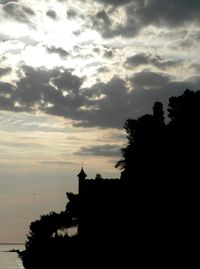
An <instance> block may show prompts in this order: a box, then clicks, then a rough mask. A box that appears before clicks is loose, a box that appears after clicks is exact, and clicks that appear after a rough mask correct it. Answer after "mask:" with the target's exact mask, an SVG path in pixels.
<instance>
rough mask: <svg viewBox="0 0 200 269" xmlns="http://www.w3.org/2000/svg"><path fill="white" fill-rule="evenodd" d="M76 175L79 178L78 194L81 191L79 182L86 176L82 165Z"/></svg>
mask: <svg viewBox="0 0 200 269" xmlns="http://www.w3.org/2000/svg"><path fill="white" fill-rule="evenodd" d="M77 177H78V179H79V182H78V193H79V194H80V191H81V182H82V181H83V180H85V179H86V177H87V175H86V173H85V172H84V170H83V167H82V169H81V171H80V173H79V174H78V175H77Z"/></svg>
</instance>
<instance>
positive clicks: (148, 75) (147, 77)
mask: <svg viewBox="0 0 200 269" xmlns="http://www.w3.org/2000/svg"><path fill="white" fill-rule="evenodd" d="M171 79H172V77H170V76H168V75H166V74H163V73H155V72H151V71H142V72H139V73H136V74H135V75H134V76H133V77H132V78H130V81H131V82H132V84H133V85H134V86H135V87H138V86H140V85H141V82H142V86H143V87H144V88H148V89H149V88H152V87H153V88H157V87H160V86H161V85H162V87H165V85H167V84H168V83H169V82H170V80H171Z"/></svg>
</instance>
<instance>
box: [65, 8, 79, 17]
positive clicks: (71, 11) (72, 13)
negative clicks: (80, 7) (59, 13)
mask: <svg viewBox="0 0 200 269" xmlns="http://www.w3.org/2000/svg"><path fill="white" fill-rule="evenodd" d="M76 16H77V12H76V10H75V9H72V8H70V9H68V10H67V18H68V19H74V18H75V17H76Z"/></svg>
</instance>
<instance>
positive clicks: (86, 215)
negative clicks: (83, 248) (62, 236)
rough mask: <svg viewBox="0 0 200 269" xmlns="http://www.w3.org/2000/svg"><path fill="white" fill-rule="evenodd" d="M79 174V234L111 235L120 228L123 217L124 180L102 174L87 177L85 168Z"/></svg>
mask: <svg viewBox="0 0 200 269" xmlns="http://www.w3.org/2000/svg"><path fill="white" fill-rule="evenodd" d="M77 176H78V180H79V182H78V191H79V199H80V203H79V205H80V207H79V216H78V234H79V235H80V236H97V235H98V236H99V237H101V236H102V234H104V236H105V235H109V236H111V235H112V234H114V233H115V232H116V229H118V228H119V227H118V225H119V223H120V219H121V217H122V216H121V215H120V214H121V213H122V208H121V206H122V196H123V192H124V182H123V181H122V180H120V179H119V178H116V179H103V178H102V177H101V175H100V174H97V175H96V178H95V179H86V177H87V175H86V173H85V172H84V170H83V168H82V169H81V171H80V173H79V174H78V175H77ZM119 212H120V213H119ZM117 218H118V220H117ZM116 222H117V223H116Z"/></svg>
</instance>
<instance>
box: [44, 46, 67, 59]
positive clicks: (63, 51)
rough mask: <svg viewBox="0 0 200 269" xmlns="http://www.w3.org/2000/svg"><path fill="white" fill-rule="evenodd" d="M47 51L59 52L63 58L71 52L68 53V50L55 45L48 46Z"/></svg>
mask: <svg viewBox="0 0 200 269" xmlns="http://www.w3.org/2000/svg"><path fill="white" fill-rule="evenodd" d="M47 51H48V52H49V53H56V54H58V55H59V56H60V57H61V58H65V57H67V56H68V55H69V53H68V52H67V51H66V50H64V49H63V48H56V47H54V46H52V47H47Z"/></svg>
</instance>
